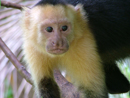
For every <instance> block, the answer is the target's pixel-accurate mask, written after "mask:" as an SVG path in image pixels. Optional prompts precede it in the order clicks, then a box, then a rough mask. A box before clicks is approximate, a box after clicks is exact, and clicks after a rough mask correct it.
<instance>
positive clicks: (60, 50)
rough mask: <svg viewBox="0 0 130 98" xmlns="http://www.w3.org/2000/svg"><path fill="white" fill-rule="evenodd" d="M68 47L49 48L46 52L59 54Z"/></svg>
mask: <svg viewBox="0 0 130 98" xmlns="http://www.w3.org/2000/svg"><path fill="white" fill-rule="evenodd" d="M67 50H68V49H63V48H62V49H60V48H56V49H51V50H49V51H48V52H49V53H51V54H55V55H59V54H63V53H65V52H66V51H67Z"/></svg>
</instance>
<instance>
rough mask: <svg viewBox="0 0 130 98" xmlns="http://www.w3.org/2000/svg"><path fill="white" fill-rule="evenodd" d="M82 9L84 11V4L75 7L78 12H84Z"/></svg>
mask: <svg viewBox="0 0 130 98" xmlns="http://www.w3.org/2000/svg"><path fill="white" fill-rule="evenodd" d="M82 9H83V5H82V4H77V5H76V6H75V11H77V12H82Z"/></svg>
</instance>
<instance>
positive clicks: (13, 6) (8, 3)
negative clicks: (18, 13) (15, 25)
mask: <svg viewBox="0 0 130 98" xmlns="http://www.w3.org/2000/svg"><path fill="white" fill-rule="evenodd" d="M1 6H5V7H7V8H8V7H9V8H16V9H19V10H22V7H24V6H22V5H19V4H15V3H11V2H7V1H1Z"/></svg>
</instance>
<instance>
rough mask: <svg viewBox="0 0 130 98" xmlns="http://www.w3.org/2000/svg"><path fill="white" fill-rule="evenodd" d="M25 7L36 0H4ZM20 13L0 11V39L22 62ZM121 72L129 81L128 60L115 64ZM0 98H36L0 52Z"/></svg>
mask: <svg viewBox="0 0 130 98" xmlns="http://www.w3.org/2000/svg"><path fill="white" fill-rule="evenodd" d="M6 1H9V2H13V3H16V4H21V5H24V6H27V7H32V6H33V5H34V4H35V3H36V2H38V0H6ZM20 20H21V11H20V10H18V9H13V8H6V7H3V6H2V7H1V9H0V37H1V38H2V39H3V40H4V42H5V43H6V45H7V46H8V47H9V48H10V50H11V51H12V52H13V53H14V54H15V56H17V58H18V60H19V61H21V63H22V64H23V65H25V64H24V62H23V61H22V57H23V55H22V50H21V45H22V38H21V35H22V30H21V21H20ZM117 63H118V65H119V67H120V69H121V71H122V72H123V73H124V74H125V76H126V77H127V78H128V79H129V80H130V60H129V59H128V58H127V59H125V60H123V61H119V62H117ZM0 98H36V97H35V93H34V91H33V89H32V86H31V85H30V84H29V83H27V82H26V80H25V79H23V78H22V77H21V76H20V74H19V73H18V72H17V70H16V69H15V68H14V66H13V65H12V63H11V62H10V61H9V60H8V58H6V56H5V54H4V53H3V52H2V50H0ZM110 98H130V97H129V93H125V94H117V95H111V94H110Z"/></svg>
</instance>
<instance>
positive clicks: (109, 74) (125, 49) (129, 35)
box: [37, 0, 130, 93]
mask: <svg viewBox="0 0 130 98" xmlns="http://www.w3.org/2000/svg"><path fill="white" fill-rule="evenodd" d="M79 3H80V4H83V8H84V10H85V12H86V13H87V14H86V15H87V18H88V24H89V27H90V29H91V31H92V33H93V35H94V37H95V40H96V43H97V48H98V52H99V55H100V57H101V58H102V61H103V65H104V70H105V74H106V85H107V88H108V91H109V92H110V93H123V92H127V91H129V89H130V85H129V81H128V80H127V79H126V77H125V76H124V75H123V74H122V73H121V72H120V70H119V69H118V67H117V65H116V61H117V60H121V59H124V58H125V57H129V55H130V0H65V1H64V0H41V1H40V2H39V3H37V5H42V4H53V5H56V4H63V5H66V4H72V5H74V6H75V5H77V4H79ZM84 78H85V77H84Z"/></svg>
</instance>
